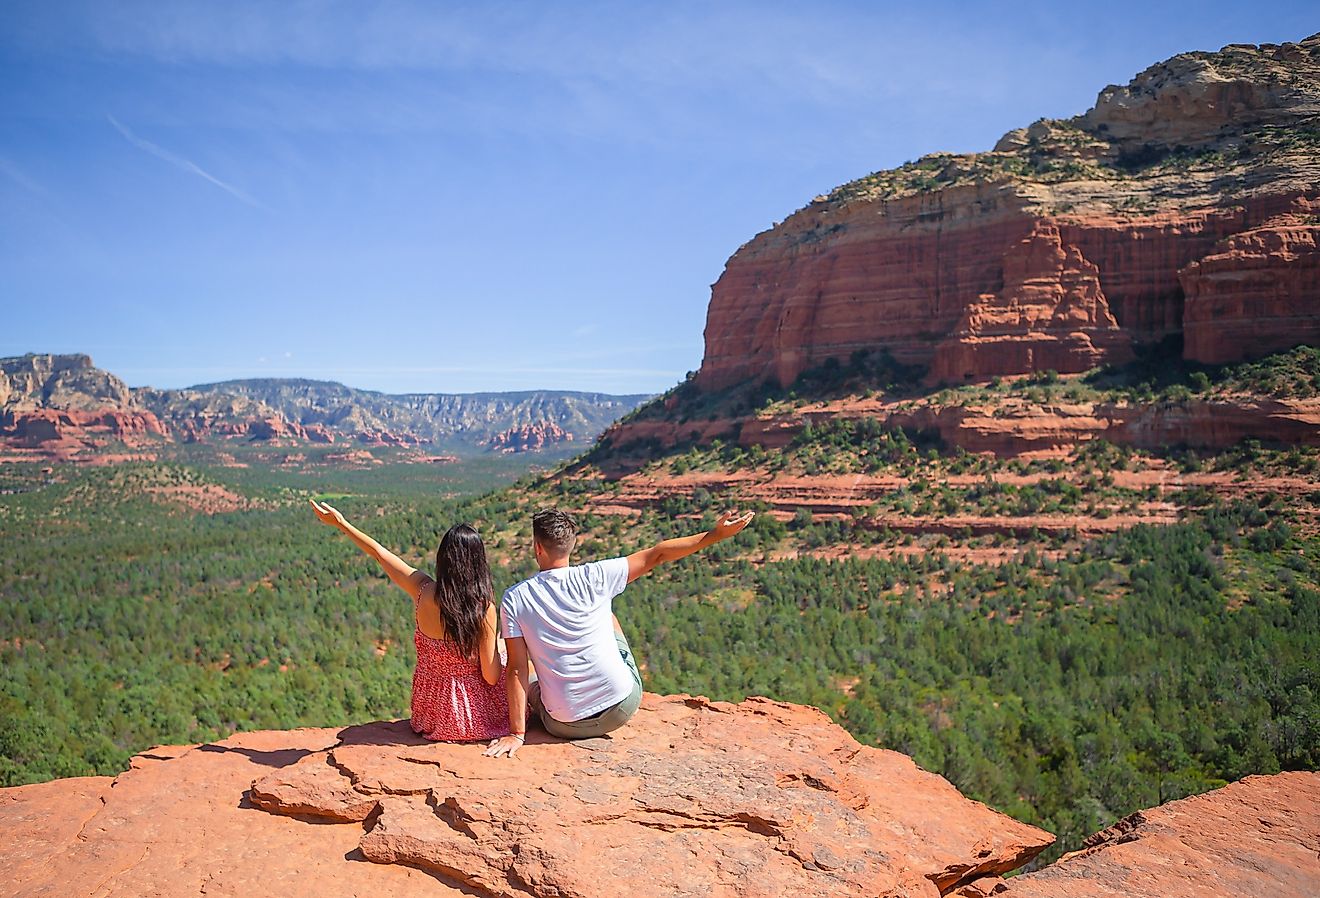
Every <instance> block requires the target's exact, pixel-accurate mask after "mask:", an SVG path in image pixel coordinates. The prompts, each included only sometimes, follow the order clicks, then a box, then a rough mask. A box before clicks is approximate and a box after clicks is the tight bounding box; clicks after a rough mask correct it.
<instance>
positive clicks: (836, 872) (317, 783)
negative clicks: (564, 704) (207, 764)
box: [252, 695, 1053, 898]
mask: <svg viewBox="0 0 1320 898" xmlns="http://www.w3.org/2000/svg"><path fill="white" fill-rule="evenodd" d="M252 801H253V803H254V804H256V805H258V806H260V807H263V808H266V809H268V810H270V811H272V812H275V813H279V814H290V815H302V816H311V817H319V818H322V819H327V820H338V821H348V822H352V821H361V820H366V819H370V820H371V821H372V825H371V826H370V828H369V830H368V831H367V832H366V833H365V834H364V835H363V837H362V842H361V849H362V853H363V855H365V856H366V857H368V858H370V859H371V860H374V861H377V862H378V863H383V864H405V865H411V866H415V867H420V868H422V869H425V870H430V871H434V872H435V873H436V874H437V875H440V876H442V877H445V878H446V879H448V880H451V881H454V882H457V883H462V884H463V885H465V886H467V887H470V888H473V889H476V890H477V891H478V892H479V893H480V894H490V895H501V896H524V898H525V896H527V895H544V896H560V895H573V896H581V898H590V896H611V898H613V896H618V895H696V894H703V895H705V894H710V895H722V894H728V895H734V894H737V895H745V896H760V895H764V896H779V895H802V896H811V895H818V896H846V895H858V896H861V895H866V896H872V895H877V894H883V895H895V896H899V895H906V896H919V895H920V896H935V895H939V894H942V893H945V892H948V891H949V890H951V889H953V888H954V887H956V886H958V885H959V884H962V883H966V882H970V881H973V880H975V879H977V878H979V877H982V876H986V875H991V874H995V873H999V872H1006V871H1008V870H1011V869H1015V868H1016V867H1018V866H1020V865H1022V864H1024V863H1026V862H1027V861H1028V860H1030V859H1031V858H1032V857H1034V856H1035V855H1036V854H1037V853H1039V852H1040V851H1041V850H1043V849H1044V848H1045V847H1046V846H1048V845H1049V844H1051V843H1052V842H1053V837H1052V836H1051V835H1049V834H1048V833H1045V832H1043V831H1041V830H1038V829H1036V828H1034V827H1031V826H1027V825H1025V824H1022V823H1019V822H1017V821H1015V820H1012V819H1010V818H1008V817H1006V816H1004V815H1002V814H999V813H998V812H996V811H993V810H991V809H989V808H987V807H985V806H984V805H981V804H979V803H977V802H973V801H969V800H968V799H966V798H964V797H963V796H962V795H960V794H959V793H958V791H957V790H956V789H954V788H953V786H951V785H950V784H949V783H948V782H947V781H946V780H944V779H943V778H941V777H939V776H936V775H935V774H932V773H928V772H926V771H924V770H921V769H920V768H919V767H917V766H916V765H915V764H913V763H912V761H911V759H909V758H908V757H906V756H904V755H900V754H897V753H895V752H890V751H880V750H876V749H871V748H866V747H863V746H861V745H859V744H858V743H857V742H855V741H854V740H853V739H852V737H851V736H849V735H848V734H847V733H846V732H845V731H844V730H842V729H841V728H839V727H838V726H836V725H835V724H834V723H832V722H831V721H830V720H829V718H828V717H827V716H826V715H825V714H823V713H822V712H820V711H817V710H815V709H811V708H804V707H801V706H795V705H787V704H782V703H778V702H772V701H769V700H767V699H749V700H747V701H745V702H743V703H742V704H739V705H732V704H726V703H718V702H709V701H707V700H706V699H700V698H689V697H686V696H674V697H658V696H652V695H648V696H647V697H646V699H645V700H644V702H643V705H642V710H641V711H640V712H639V713H638V715H637V717H636V718H634V720H633V721H632V722H631V723H630V724H629V725H628V726H627V727H624V728H623V729H621V730H619V731H616V732H615V733H614V734H612V735H611V737H609V738H605V739H594V740H587V741H583V742H577V743H564V742H554V741H550V740H548V738H546V737H543V738H542V739H540V740H538V739H537V738H536V734H533V737H532V741H531V742H530V743H529V744H528V745H527V747H526V748H524V749H523V750H522V752H521V753H520V754H519V757H518V759H516V760H515V761H513V762H503V761H496V760H494V759H490V758H485V757H483V756H482V754H481V746H476V745H472V746H454V745H445V744H435V743H431V744H426V743H423V742H422V741H421V740H419V739H417V738H416V737H414V736H413V734H412V733H411V731H409V730H408V729H407V728H406V725H404V724H402V723H400V724H395V725H392V726H384V725H372V726H369V727H362V728H356V729H350V730H349V731H345V734H344V739H343V740H342V741H341V742H340V744H339V745H337V746H335V747H333V748H331V749H329V750H328V751H325V752H318V753H315V754H311V755H308V756H307V757H305V758H303V759H301V760H300V761H299V762H298V763H296V764H294V765H291V766H289V767H286V768H283V769H281V770H279V771H277V772H275V773H273V774H271V775H270V776H268V777H265V778H263V779H259V780H258V781H257V782H255V783H254V784H253V787H252Z"/></svg>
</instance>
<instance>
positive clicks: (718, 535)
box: [711, 511, 756, 542]
mask: <svg viewBox="0 0 1320 898" xmlns="http://www.w3.org/2000/svg"><path fill="white" fill-rule="evenodd" d="M755 516H756V512H754V511H747V512H744V513H742V514H740V515H737V516H734V514H733V513H732V512H730V513H729V514H726V515H725V516H724V517H722V518H720V521H719V523H718V524H716V525H715V529H714V530H712V531H711V532H712V533H714V534H715V540H716V542H718V541H720V540H724V539H728V538H729V537H731V536H736V535H737V534H738V533H740V532H742V529H743V528H744V527H746V526H747V525H748V524H750V523H751V522H752V518H754V517H755Z"/></svg>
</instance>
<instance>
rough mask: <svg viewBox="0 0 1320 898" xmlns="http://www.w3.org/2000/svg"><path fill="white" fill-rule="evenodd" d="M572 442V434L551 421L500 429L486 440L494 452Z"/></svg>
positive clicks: (532, 448) (540, 447)
mask: <svg viewBox="0 0 1320 898" xmlns="http://www.w3.org/2000/svg"><path fill="white" fill-rule="evenodd" d="M571 442H573V434H571V433H569V432H568V431H567V430H564V428H562V427H560V426H559V425H558V424H556V423H555V422H553V421H537V422H535V423H533V424H523V425H520V426H518V427H510V428H509V429H508V430H502V431H500V432H499V433H497V434H495V435H494V436H493V437H491V438H490V439H489V440H487V441H486V445H487V447H489V448H490V449H491V450H492V451H494V452H506V453H507V452H536V451H538V450H541V449H544V448H546V447H547V446H553V445H555V444H557V443H571Z"/></svg>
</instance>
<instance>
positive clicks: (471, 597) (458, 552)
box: [435, 524, 495, 658]
mask: <svg viewBox="0 0 1320 898" xmlns="http://www.w3.org/2000/svg"><path fill="white" fill-rule="evenodd" d="M494 594H495V587H494V586H493V584H492V583H491V580H490V568H489V567H488V566H487V564H486V546H485V544H484V543H482V541H481V536H480V535H478V533H477V531H476V529H475V528H473V526H472V525H471V524H455V525H454V526H453V527H450V528H449V531H448V532H447V533H446V534H445V535H444V538H442V539H441V540H440V548H439V549H437V550H436V553H435V603H436V604H437V605H438V606H440V620H442V621H443V622H444V625H445V637H446V638H447V639H452V640H453V641H454V642H456V643H458V650H459V651H460V652H461V653H462V654H463V656H464V657H467V658H471V657H472V656H473V655H474V654H476V651H477V642H478V640H479V639H480V638H481V628H482V626H484V625H485V620H486V609H487V608H488V607H489V606H490V603H491V602H492V601H493V599H494Z"/></svg>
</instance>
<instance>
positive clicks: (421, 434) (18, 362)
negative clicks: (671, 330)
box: [0, 353, 649, 455]
mask: <svg viewBox="0 0 1320 898" xmlns="http://www.w3.org/2000/svg"><path fill="white" fill-rule="evenodd" d="M648 398H649V397H647V396H645V395H641V394H631V395H622V396H616V395H611V394H608V393H586V392H573V391H567V390H522V391H517V392H508V393H500V392H486V393H405V394H387V393H380V392H376V391H371V390H359V389H356V388H354V387H349V386H346V385H344V384H342V383H338V382H335V381H317V380H308V379H305V378H248V379H242V380H230V381H220V382H216V383H208V384H198V385H196V386H192V387H186V388H183V389H167V390H166V389H155V388H153V387H129V386H128V385H127V384H125V383H124V382H123V380H121V379H120V378H118V377H116V376H115V375H114V374H112V373H110V372H108V371H104V370H102V369H100V368H97V367H96V366H95V365H94V364H93V362H92V359H91V357H90V356H87V355H84V354H68V355H55V354H37V353H29V354H27V355H23V356H15V357H10V358H3V359H0V442H3V443H4V444H6V445H7V446H8V447H9V448H17V449H25V450H42V449H47V450H52V451H54V450H57V449H59V448H61V447H62V448H63V449H65V450H77V449H78V448H79V447H82V448H95V446H96V445H100V444H105V443H109V442H124V443H129V444H140V443H143V442H150V441H153V440H166V441H170V440H173V441H179V442H206V441H211V440H220V439H248V440H282V441H293V442H299V441H306V442H312V443H351V444H359V445H368V446H373V445H375V446H382V445H394V446H411V445H426V446H428V447H429V448H430V449H432V450H434V451H439V452H448V453H455V454H461V455H471V454H478V453H483V452H488V451H500V452H513V451H519V452H521V451H541V450H546V449H550V448H553V447H556V446H558V445H559V444H572V445H573V446H579V445H580V446H589V445H590V444H591V443H592V441H594V440H595V439H596V437H597V436H599V435H600V433H601V432H602V431H604V430H605V428H606V427H608V426H609V425H610V424H611V423H612V422H613V421H615V420H617V419H618V418H619V417H621V416H623V415H625V414H627V413H628V412H629V411H631V410H632V409H633V408H635V407H637V406H638V405H640V404H641V403H642V402H644V401H645V400H646V399H648ZM562 448H569V447H568V446H564V447H562Z"/></svg>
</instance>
